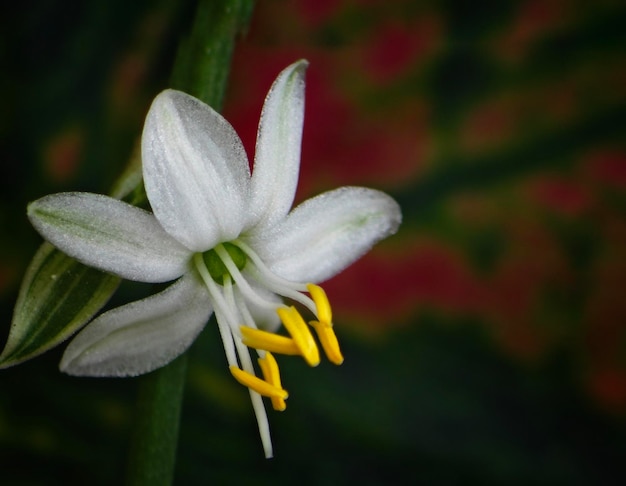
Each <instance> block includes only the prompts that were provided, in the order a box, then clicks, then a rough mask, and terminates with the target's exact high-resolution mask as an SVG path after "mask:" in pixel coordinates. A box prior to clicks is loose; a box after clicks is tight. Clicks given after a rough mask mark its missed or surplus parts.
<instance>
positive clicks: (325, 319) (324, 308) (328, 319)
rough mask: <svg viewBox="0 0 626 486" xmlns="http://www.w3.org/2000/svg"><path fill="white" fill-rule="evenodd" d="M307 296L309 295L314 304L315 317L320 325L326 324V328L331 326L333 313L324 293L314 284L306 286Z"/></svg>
mask: <svg viewBox="0 0 626 486" xmlns="http://www.w3.org/2000/svg"><path fill="white" fill-rule="evenodd" d="M306 288H307V290H308V291H309V294H311V298H312V299H313V302H315V308H316V309H317V317H318V319H319V320H320V322H321V323H322V324H326V325H327V326H330V325H332V322H333V313H332V310H331V308H330V302H328V297H327V296H326V292H324V289H323V288H322V287H320V286H319V285H315V284H311V283H310V284H307V286H306Z"/></svg>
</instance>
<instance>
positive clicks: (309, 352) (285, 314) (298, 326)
mask: <svg viewBox="0 0 626 486" xmlns="http://www.w3.org/2000/svg"><path fill="white" fill-rule="evenodd" d="M276 312H277V313H278V317H280V320H281V321H282V322H283V324H284V326H285V328H286V329H287V331H289V334H291V337H292V338H293V340H294V342H295V343H296V346H297V347H298V349H299V350H300V354H302V356H303V357H304V359H305V361H306V362H307V363H308V365H309V366H317V365H318V364H320V353H319V351H318V349H317V344H315V340H314V339H313V335H312V334H311V331H309V327H308V326H307V325H306V322H304V319H302V316H301V315H300V313H299V312H298V311H297V310H296V308H295V307H293V306H292V307H279V308H278V309H276Z"/></svg>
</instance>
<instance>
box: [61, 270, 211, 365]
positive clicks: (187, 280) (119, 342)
mask: <svg viewBox="0 0 626 486" xmlns="http://www.w3.org/2000/svg"><path fill="white" fill-rule="evenodd" d="M211 312H212V309H211V304H210V303H209V296H208V294H207V292H206V289H205V288H204V287H203V286H202V285H201V284H200V283H199V282H198V280H197V279H196V277H195V276H194V275H192V274H187V275H185V276H184V277H182V278H181V279H180V280H178V281H177V282H175V283H174V284H172V285H170V286H169V287H168V288H167V289H165V290H164V291H163V292H161V293H159V294H156V295H153V296H151V297H148V298H146V299H143V300H139V301H137V302H132V303H130V304H127V305H124V306H122V307H118V308H116V309H113V310H111V311H109V312H105V313H104V314H102V315H101V316H100V317H98V318H97V319H96V320H95V321H93V322H92V323H91V324H89V325H88V326H87V327H86V328H85V329H83V330H82V331H81V332H80V333H79V334H78V335H77V336H76V337H75V338H74V339H73V340H72V342H71V343H70V344H69V345H68V347H67V349H66V350H65V354H64V355H63V359H62V360H61V364H60V365H59V367H60V368H61V371H64V372H65V373H68V374H70V375H77V376H118V377H122V376H136V375H140V374H143V373H147V372H149V371H152V370H155V369H157V368H159V367H161V366H164V365H166V364H167V363H169V362H170V361H172V360H173V359H174V358H176V357H177V356H179V355H180V354H182V353H183V352H184V351H185V350H186V349H187V348H188V347H189V346H190V345H191V343H192V342H193V341H194V340H195V339H196V337H197V336H198V334H199V333H200V331H201V330H202V328H203V327H204V325H205V324H206V322H207V320H208V319H209V317H210V315H211Z"/></svg>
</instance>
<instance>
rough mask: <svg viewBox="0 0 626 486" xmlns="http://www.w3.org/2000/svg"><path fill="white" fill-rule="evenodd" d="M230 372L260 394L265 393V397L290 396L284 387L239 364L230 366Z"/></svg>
mask: <svg viewBox="0 0 626 486" xmlns="http://www.w3.org/2000/svg"><path fill="white" fill-rule="evenodd" d="M229 368H230V372H231V373H232V375H233V376H234V377H235V380H237V381H238V382H239V383H241V384H242V385H244V386H247V387H248V388H250V389H252V390H254V391H255V392H257V393H258V394H259V395H263V396H264V397H270V398H271V397H276V398H282V399H283V400H284V399H285V398H287V397H288V396H289V394H288V393H287V391H286V390H283V389H282V388H278V387H276V386H274V385H272V384H270V383H268V382H267V381H264V380H262V379H261V378H258V377H256V376H254V375H253V374H251V373H248V372H247V371H243V370H242V369H241V368H239V367H237V366H229Z"/></svg>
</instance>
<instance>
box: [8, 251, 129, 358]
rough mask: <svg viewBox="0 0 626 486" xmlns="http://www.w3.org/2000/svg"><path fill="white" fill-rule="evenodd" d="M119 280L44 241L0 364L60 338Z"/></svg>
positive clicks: (74, 328) (26, 355)
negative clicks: (79, 261)
mask: <svg viewBox="0 0 626 486" xmlns="http://www.w3.org/2000/svg"><path fill="white" fill-rule="evenodd" d="M119 282H120V279H119V278H118V277H115V276H113V275H109V274H106V273H104V272H101V271H99V270H95V269H93V268H90V267H86V266H85V265H83V264H81V263H78V262H77V261H76V260H74V259H72V258H70V257H68V256H67V255H65V254H64V253H61V252H60V251H59V250H57V249H56V248H54V247H53V246H52V245H50V244H49V243H44V244H43V245H42V246H41V247H40V248H39V251H38V252H37V253H36V254H35V256H34V258H33V260H32V262H31V264H30V267H29V268H28V270H27V272H26V275H25V277H24V280H23V281H22V287H21V288H20V293H19V296H18V299H17V303H16V305H15V311H14V314H13V322H12V323H11V330H10V332H9V338H8V340H7V343H6V346H5V348H4V351H3V352H2V354H1V355H0V368H6V367H9V366H13V365H16V364H18V363H21V362H22V361H26V360H28V359H30V358H33V357H35V356H37V355H39V354H41V353H44V352H45V351H47V350H49V349H51V348H53V347H54V346H56V345H58V344H59V343H61V342H63V341H64V340H65V339H67V338H68V337H69V336H71V335H72V334H73V333H74V332H76V331H77V330H78V329H80V328H81V327H82V326H83V325H84V324H85V323H87V321H89V320H90V319H91V318H92V317H93V316H94V314H95V313H96V312H98V310H100V309H101V308H102V306H103V305H104V304H106V302H107V301H108V300H109V298H110V297H111V296H112V295H113V293H114V292H115V290H116V289H117V287H118V285H119Z"/></svg>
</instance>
